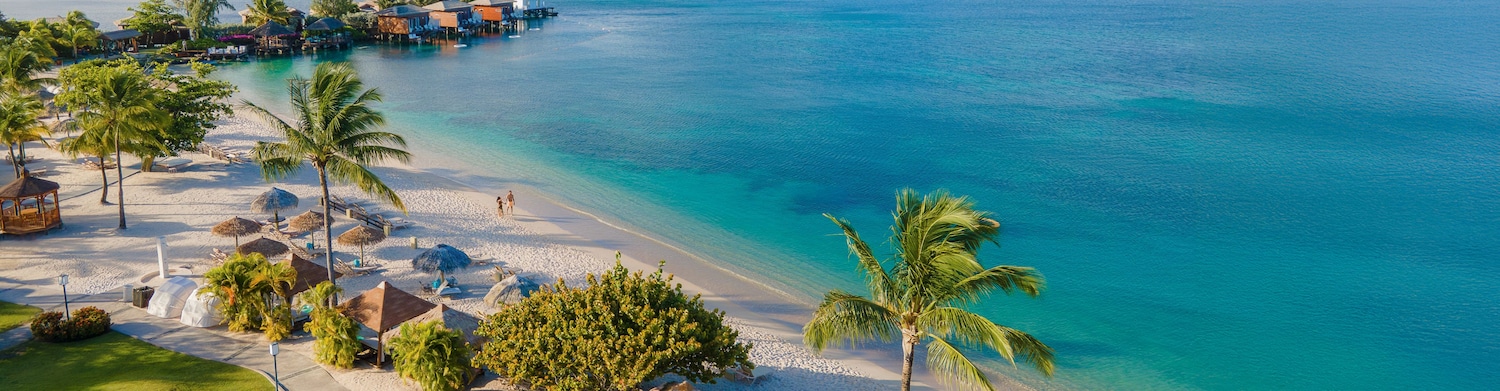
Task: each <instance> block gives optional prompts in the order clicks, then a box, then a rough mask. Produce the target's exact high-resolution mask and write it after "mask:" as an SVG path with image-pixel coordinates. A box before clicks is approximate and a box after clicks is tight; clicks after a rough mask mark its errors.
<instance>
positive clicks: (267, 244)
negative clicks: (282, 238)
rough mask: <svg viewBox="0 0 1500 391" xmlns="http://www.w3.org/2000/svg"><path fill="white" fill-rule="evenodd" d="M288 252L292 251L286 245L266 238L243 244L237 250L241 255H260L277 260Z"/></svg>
mask: <svg viewBox="0 0 1500 391" xmlns="http://www.w3.org/2000/svg"><path fill="white" fill-rule="evenodd" d="M288 250H291V249H290V248H287V246H286V243H282V242H278V241H275V240H271V239H266V238H260V239H255V240H251V241H249V242H246V243H245V244H241V245H240V246H239V247H238V248H237V249H236V251H238V252H239V253H240V255H250V253H260V255H264V256H265V257H266V259H271V258H275V257H276V256H278V255H281V254H286V252H287V251H288Z"/></svg>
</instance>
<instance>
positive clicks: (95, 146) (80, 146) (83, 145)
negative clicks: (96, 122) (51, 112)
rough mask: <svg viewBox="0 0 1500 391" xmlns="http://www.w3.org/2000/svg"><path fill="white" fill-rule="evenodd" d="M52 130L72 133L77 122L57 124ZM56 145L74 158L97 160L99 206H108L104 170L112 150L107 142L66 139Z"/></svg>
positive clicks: (107, 179) (107, 190) (106, 174)
mask: <svg viewBox="0 0 1500 391" xmlns="http://www.w3.org/2000/svg"><path fill="white" fill-rule="evenodd" d="M52 129H53V131H66V132H72V131H74V130H77V129H78V122H77V121H75V120H66V121H62V122H59V123H57V125H55V126H54V127H53V128H52ZM91 135H92V136H99V135H100V134H98V133H94V134H91ZM57 144H58V148H57V149H59V150H61V151H63V152H66V153H67V154H69V155H71V156H73V157H74V158H77V157H78V156H80V155H87V156H93V157H95V158H98V159H99V181H100V182H101V183H103V184H102V185H100V186H99V188H100V189H101V190H103V191H100V192H99V205H109V170H107V169H105V168H106V167H108V166H109V152H110V150H111V149H112V148H110V143H109V142H108V140H104V139H102V138H99V137H91V138H81V137H68V138H65V139H62V140H61V141H58V143H57Z"/></svg>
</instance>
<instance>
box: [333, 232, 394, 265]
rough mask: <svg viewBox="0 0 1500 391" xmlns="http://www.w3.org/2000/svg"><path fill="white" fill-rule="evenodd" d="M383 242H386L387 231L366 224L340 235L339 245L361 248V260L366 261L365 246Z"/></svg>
mask: <svg viewBox="0 0 1500 391" xmlns="http://www.w3.org/2000/svg"><path fill="white" fill-rule="evenodd" d="M382 240H385V231H381V230H378V229H374V228H370V226H368V225H364V224H360V225H359V226H357V227H354V229H350V230H349V231H347V232H344V233H343V234H342V235H339V244H342V245H345V246H359V259H365V245H367V244H375V243H380V241H382Z"/></svg>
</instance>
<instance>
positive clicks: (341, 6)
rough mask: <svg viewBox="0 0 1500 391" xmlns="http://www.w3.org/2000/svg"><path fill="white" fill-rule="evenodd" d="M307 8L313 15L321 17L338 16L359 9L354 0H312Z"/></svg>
mask: <svg viewBox="0 0 1500 391" xmlns="http://www.w3.org/2000/svg"><path fill="white" fill-rule="evenodd" d="M308 8H311V10H310V11H312V14H313V15H317V16H323V17H340V16H344V15H348V14H349V13H352V12H355V11H358V10H359V6H358V5H356V4H354V0H313V1H312V5H311V6H309V7H308Z"/></svg>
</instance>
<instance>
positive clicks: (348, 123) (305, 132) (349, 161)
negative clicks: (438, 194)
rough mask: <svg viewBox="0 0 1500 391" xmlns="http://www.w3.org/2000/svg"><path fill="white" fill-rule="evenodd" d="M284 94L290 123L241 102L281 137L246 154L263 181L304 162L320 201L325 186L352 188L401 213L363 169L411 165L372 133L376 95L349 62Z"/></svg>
mask: <svg viewBox="0 0 1500 391" xmlns="http://www.w3.org/2000/svg"><path fill="white" fill-rule="evenodd" d="M287 91H288V93H289V94H290V95H291V103H292V114H293V116H294V118H296V120H295V121H294V122H292V123H290V124H289V123H287V122H286V121H283V120H282V119H281V118H280V117H277V116H276V115H275V114H272V113H271V111H270V110H266V109H265V108H262V107H261V106H257V105H255V104H254V103H250V102H249V101H245V102H244V105H245V107H246V108H247V109H248V110H249V111H250V112H251V113H255V114H256V115H259V116H260V117H261V118H262V119H264V120H265V121H266V122H267V123H269V124H270V125H271V127H272V128H275V129H276V130H278V131H279V132H280V133H281V135H282V137H283V138H285V140H284V141H282V142H259V143H256V145H255V148H254V150H253V151H252V154H253V155H254V157H255V161H257V162H260V168H261V173H262V174H263V175H264V176H265V178H266V179H267V180H276V179H281V178H285V177H287V176H290V175H292V174H295V173H296V172H298V171H300V170H302V167H303V163H304V162H306V163H311V164H312V167H313V169H315V170H317V171H318V184H319V185H320V186H321V187H322V190H323V199H328V184H329V182H333V183H338V184H352V185H354V186H355V187H358V188H359V189H360V190H362V191H364V192H365V193H366V194H371V195H373V196H375V197H378V198H380V199H382V200H385V201H387V202H390V203H391V204H393V205H394V206H395V207H396V208H397V209H400V210H401V211H402V212H406V205H405V204H403V203H401V198H400V197H399V196H397V195H396V192H395V191H394V190H391V188H390V187H389V186H386V184H385V182H382V181H381V180H380V177H379V176H376V175H375V173H374V172H372V171H370V169H369V168H367V167H366V166H369V165H371V164H374V163H376V162H379V161H382V160H386V159H393V160H396V161H399V162H402V163H406V162H409V161H411V154H410V153H407V152H406V151H404V150H401V149H399V148H402V147H406V139H403V138H402V137H401V136H400V135H397V134H395V133H390V132H384V131H379V130H375V129H376V128H377V127H379V126H381V125H384V124H385V116H384V115H382V114H381V113H380V112H379V111H376V110H375V109H374V108H373V107H371V104H373V103H375V102H379V101H380V92H379V91H377V90H376V89H374V88H370V89H365V88H364V83H363V82H361V81H360V79H359V75H358V74H357V73H355V71H354V68H352V67H350V66H349V64H347V63H331V62H325V63H322V64H318V67H317V69H315V70H314V71H313V77H312V79H302V78H295V79H291V80H288V81H287ZM389 145H394V146H395V147H391V146H389ZM329 208H330V207H329V203H326V202H325V203H323V214H324V215H325V216H331V213H332V211H331V210H330V209H329ZM323 232H333V219H326V220H324V226H323ZM324 236H325V237H326V239H327V246H326V247H324V248H333V235H324ZM326 261H327V262H328V265H327V266H328V280H329V281H334V276H333V264H332V262H333V261H332V259H331V257H330V258H329V259H327V260H326Z"/></svg>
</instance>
